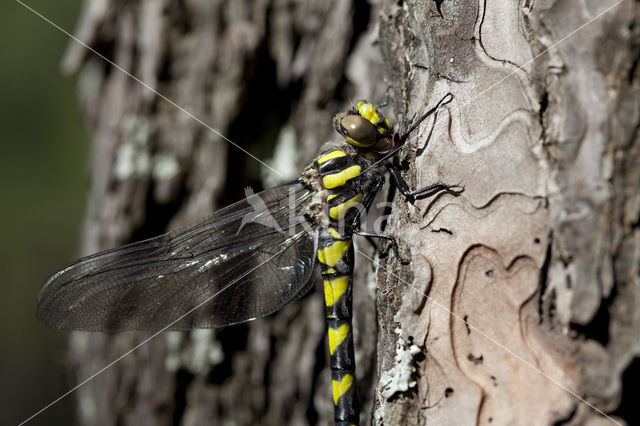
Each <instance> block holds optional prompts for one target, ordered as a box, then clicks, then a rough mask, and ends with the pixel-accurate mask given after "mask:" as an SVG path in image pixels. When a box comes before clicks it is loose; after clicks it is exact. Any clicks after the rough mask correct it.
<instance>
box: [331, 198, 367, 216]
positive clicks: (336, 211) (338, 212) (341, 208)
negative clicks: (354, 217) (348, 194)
mask: <svg viewBox="0 0 640 426" xmlns="http://www.w3.org/2000/svg"><path fill="white" fill-rule="evenodd" d="M360 201H362V193H360V194H358V195H356V196H355V197H353V198H352V199H350V200H349V201H346V202H344V203H342V204H339V205H337V206H335V207H331V208H330V209H329V217H331V219H335V220H340V219H342V218H344V217H345V216H346V214H347V212H348V211H349V210H350V209H351V208H352V207H354V206H356V205H358V204H359V203H360Z"/></svg>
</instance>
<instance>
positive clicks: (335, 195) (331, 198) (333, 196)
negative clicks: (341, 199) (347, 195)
mask: <svg viewBox="0 0 640 426" xmlns="http://www.w3.org/2000/svg"><path fill="white" fill-rule="evenodd" d="M337 196H338V194H330V195H327V201H331V200H333V199H334V198H336V197H337Z"/></svg>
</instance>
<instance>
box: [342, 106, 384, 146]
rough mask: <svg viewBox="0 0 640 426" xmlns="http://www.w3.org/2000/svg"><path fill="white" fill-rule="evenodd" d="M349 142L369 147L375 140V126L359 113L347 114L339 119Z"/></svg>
mask: <svg viewBox="0 0 640 426" xmlns="http://www.w3.org/2000/svg"><path fill="white" fill-rule="evenodd" d="M340 126H341V127H342V129H343V131H344V133H345V135H346V136H347V137H348V139H347V140H348V141H349V143H351V144H353V145H355V146H359V147H365V148H366V147H369V146H371V145H373V144H374V143H375V142H376V138H377V134H376V128H375V126H374V125H373V124H371V122H370V121H369V120H367V119H366V118H364V117H361V116H359V115H355V114H352V115H347V116H345V117H343V118H342V120H340Z"/></svg>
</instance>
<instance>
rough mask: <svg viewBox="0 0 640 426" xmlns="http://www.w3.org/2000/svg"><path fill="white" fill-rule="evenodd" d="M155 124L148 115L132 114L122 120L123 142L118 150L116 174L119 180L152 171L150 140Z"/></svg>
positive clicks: (115, 166) (115, 165)
mask: <svg viewBox="0 0 640 426" xmlns="http://www.w3.org/2000/svg"><path fill="white" fill-rule="evenodd" d="M152 134H153V125H152V124H151V122H150V121H149V120H147V118H146V117H143V116H138V115H130V116H128V117H125V118H124V119H123V121H122V144H121V145H120V146H119V147H118V150H117V151H116V159H115V163H114V166H113V167H114V175H115V177H116V178H117V179H118V180H126V179H130V178H132V177H139V176H146V175H148V174H149V173H150V172H151V164H152V162H151V153H150V150H149V141H150V139H151V136H152Z"/></svg>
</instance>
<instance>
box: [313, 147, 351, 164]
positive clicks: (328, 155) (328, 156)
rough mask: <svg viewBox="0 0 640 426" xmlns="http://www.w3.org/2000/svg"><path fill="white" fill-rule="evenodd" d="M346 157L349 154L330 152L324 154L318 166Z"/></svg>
mask: <svg viewBox="0 0 640 426" xmlns="http://www.w3.org/2000/svg"><path fill="white" fill-rule="evenodd" d="M345 155H347V154H345V153H344V152H342V151H340V150H335V151H331V152H328V153H326V154H324V155H323V156H322V157H320V158H318V164H322V163H324V162H326V161H329V160H331V159H333V158H338V157H344V156H345Z"/></svg>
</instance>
